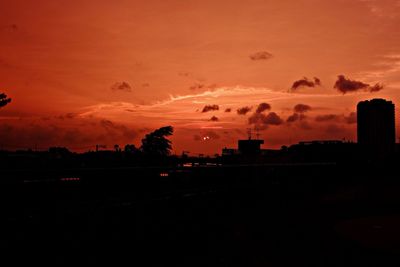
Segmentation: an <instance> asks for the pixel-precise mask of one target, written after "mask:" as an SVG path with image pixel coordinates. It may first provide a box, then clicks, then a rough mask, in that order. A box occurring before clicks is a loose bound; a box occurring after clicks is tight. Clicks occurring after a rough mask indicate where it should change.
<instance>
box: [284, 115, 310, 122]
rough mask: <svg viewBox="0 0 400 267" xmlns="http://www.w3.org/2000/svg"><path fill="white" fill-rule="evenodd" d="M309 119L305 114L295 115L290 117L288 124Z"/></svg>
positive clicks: (287, 120)
mask: <svg viewBox="0 0 400 267" xmlns="http://www.w3.org/2000/svg"><path fill="white" fill-rule="evenodd" d="M306 118H307V117H306V115H304V114H303V113H296V112H295V113H293V114H292V115H290V116H289V117H288V118H287V119H286V122H288V123H292V122H296V121H302V120H305V119H306Z"/></svg>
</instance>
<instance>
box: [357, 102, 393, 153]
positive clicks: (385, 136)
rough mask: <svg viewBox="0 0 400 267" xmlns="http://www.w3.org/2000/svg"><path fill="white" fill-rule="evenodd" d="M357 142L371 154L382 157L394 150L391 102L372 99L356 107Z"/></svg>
mask: <svg viewBox="0 0 400 267" xmlns="http://www.w3.org/2000/svg"><path fill="white" fill-rule="evenodd" d="M357 141H358V143H359V144H360V145H362V146H363V147H365V148H366V149H368V150H371V152H374V153H378V155H384V154H387V153H390V152H392V151H393V150H394V148H395V143H396V131H395V110H394V104H393V103H392V102H391V101H386V100H384V99H372V100H366V101H361V102H359V103H358V105H357Z"/></svg>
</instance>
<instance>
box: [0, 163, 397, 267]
mask: <svg viewBox="0 0 400 267" xmlns="http://www.w3.org/2000/svg"><path fill="white" fill-rule="evenodd" d="M361 170H363V171H361ZM166 173H168V176H166ZM160 174H161V176H160ZM3 175H4V176H3V177H2V184H1V222H2V227H1V238H0V248H1V251H2V252H1V253H2V254H3V256H2V261H3V262H10V263H12V264H11V265H19V264H22V263H29V264H30V265H32V264H52V265H54V266H58V265H69V266H72V265H73V266H76V265H81V264H93V265H94V264H96V265H100V264H109V265H112V266H122V265H123V266H128V265H131V266H132V265H138V266H298V265H300V266H399V265H400V257H399V255H400V182H399V181H398V178H397V177H396V176H397V173H396V172H395V168H393V169H391V168H389V167H387V166H386V167H382V166H352V167H351V168H350V167H349V166H337V165H335V164H306V165H290V166H289V165H275V166H271V165H270V166H236V167H232V166H231V167H209V168H206V167H203V168H188V169H185V168H182V169H163V168H145V169H141V168H130V169H123V168H118V169H86V170H82V169H77V170H54V171H50V170H47V171H39V170H36V171H9V172H7V171H6V172H5V173H3ZM65 178H79V180H77V179H65Z"/></svg>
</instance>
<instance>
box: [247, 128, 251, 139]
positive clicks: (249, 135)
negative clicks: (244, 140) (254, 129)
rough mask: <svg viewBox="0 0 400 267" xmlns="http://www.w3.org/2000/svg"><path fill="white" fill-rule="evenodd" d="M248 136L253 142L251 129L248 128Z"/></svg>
mask: <svg viewBox="0 0 400 267" xmlns="http://www.w3.org/2000/svg"><path fill="white" fill-rule="evenodd" d="M247 136H248V137H249V140H251V128H247Z"/></svg>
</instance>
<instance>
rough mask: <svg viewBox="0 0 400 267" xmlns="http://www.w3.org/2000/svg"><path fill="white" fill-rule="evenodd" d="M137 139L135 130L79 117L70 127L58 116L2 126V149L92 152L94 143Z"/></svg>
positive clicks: (111, 143)
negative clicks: (63, 147)
mask: <svg viewBox="0 0 400 267" xmlns="http://www.w3.org/2000/svg"><path fill="white" fill-rule="evenodd" d="M56 123H58V124H56ZM88 126H89V127H88ZM136 137H137V130H135V129H132V128H129V127H127V126H125V125H122V124H117V123H114V122H112V121H109V120H98V119H94V118H80V117H77V118H75V119H74V120H71V121H70V122H69V123H68V124H67V123H65V122H62V123H61V122H60V121H58V119H57V118H55V117H51V118H49V119H48V120H46V121H42V120H39V121H37V120H27V119H23V120H22V121H14V122H12V123H7V124H2V125H0V139H1V140H2V141H3V142H4V143H3V146H4V148H6V149H11V150H14V149H27V148H34V147H32V146H35V147H37V148H38V149H47V148H48V147H51V146H66V147H68V148H70V149H72V150H80V151H87V150H88V149H90V148H92V149H93V148H94V145H95V144H106V145H114V144H115V143H116V142H123V143H128V142H132V141H133V139H134V138H136ZM92 146H93V147H92Z"/></svg>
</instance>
